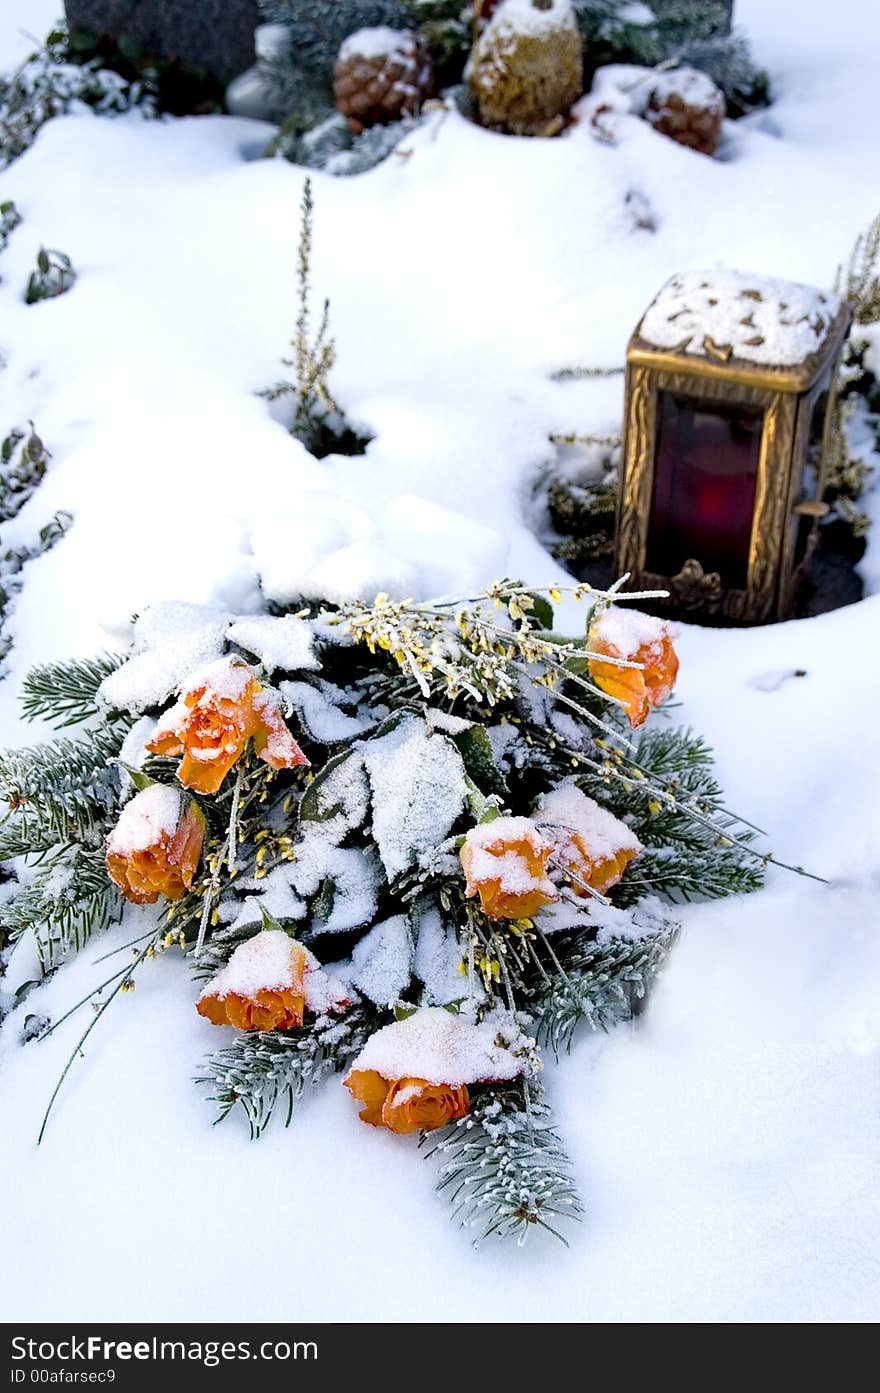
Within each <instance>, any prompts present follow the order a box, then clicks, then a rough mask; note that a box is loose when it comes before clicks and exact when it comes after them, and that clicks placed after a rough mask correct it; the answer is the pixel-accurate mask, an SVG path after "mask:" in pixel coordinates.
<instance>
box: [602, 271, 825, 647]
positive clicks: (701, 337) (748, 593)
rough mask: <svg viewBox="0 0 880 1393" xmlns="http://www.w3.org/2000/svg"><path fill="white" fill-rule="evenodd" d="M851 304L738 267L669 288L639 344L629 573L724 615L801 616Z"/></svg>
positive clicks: (625, 473) (624, 497) (677, 279)
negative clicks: (802, 584)
mask: <svg viewBox="0 0 880 1393" xmlns="http://www.w3.org/2000/svg"><path fill="white" fill-rule="evenodd" d="M849 325H850V308H849V305H848V304H847V303H846V301H842V300H841V299H840V298H839V297H838V296H837V295H835V294H833V293H832V292H831V291H822V290H815V289H813V288H812V287H810V286H803V285H794V284H789V283H788V282H786V281H778V280H770V279H768V278H766V277H761V276H750V275H743V274H741V273H739V272H735V271H724V270H714V271H697V272H688V273H684V274H681V275H676V276H673V278H672V279H671V280H670V281H669V282H668V283H667V284H666V285H665V286H664V287H663V289H662V290H661V291H660V293H659V294H658V296H657V297H656V299H655V300H654V301H653V303H652V304H651V305H650V307H649V308H648V310H647V312H646V314H645V315H644V317H643V318H642V321H641V323H640V324H639V326H638V328H637V329H636V331H635V333H634V334H633V336H632V339H631V340H630V344H629V349H628V351H627V370H626V409H625V427H624V444H623V464H622V477H621V488H620V499H619V504H618V516H617V544H616V550H617V569H618V573H619V574H623V573H624V572H626V571H628V572H630V574H631V576H632V579H633V583H634V584H636V585H637V586H639V587H640V588H642V587H647V588H652V589H653V588H662V589H667V590H669V591H670V601H669V603H670V605H671V607H673V608H675V609H678V610H694V611H699V612H701V613H703V614H704V615H706V616H709V617H713V618H715V619H717V620H718V621H719V622H722V623H723V622H724V621H725V620H727V621H728V622H733V623H761V622H763V621H765V620H769V619H773V618H782V617H784V616H785V615H786V614H788V612H789V608H790V605H791V599H792V592H793V588H794V583H795V580H796V577H797V574H798V571H799V569H800V568H803V566H804V565H805V564H806V563H807V561H808V559H809V555H810V551H811V549H812V546H813V545H814V543H815V532H816V526H817V520H818V519H819V518H820V517H822V516H823V515H824V513H825V512H826V511H827V509H826V506H825V505H824V504H823V502H822V495H823V492H824V482H825V481H824V475H825V461H826V457H827V453H828V441H829V436H830V429H831V421H832V415H833V406H834V396H835V392H836V386H837V372H838V366H839V362H840V356H841V351H842V348H843V344H844V341H845V338H846V335H847V332H848V329H849Z"/></svg>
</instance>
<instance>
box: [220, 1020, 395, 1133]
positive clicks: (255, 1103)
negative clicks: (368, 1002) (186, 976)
mask: <svg viewBox="0 0 880 1393" xmlns="http://www.w3.org/2000/svg"><path fill="white" fill-rule="evenodd" d="M377 1024H378V1019H377V1017H376V1013H375V1012H372V1013H368V1012H367V1010H366V1009H365V1008H364V1007H359V1006H354V1007H352V1008H351V1009H350V1010H348V1011H347V1012H346V1013H345V1014H344V1015H343V1016H339V1017H335V1018H332V1019H331V1018H329V1017H327V1018H324V1019H322V1020H320V1021H317V1022H316V1023H315V1025H314V1026H312V1027H310V1028H306V1029H302V1030H291V1031H287V1032H283V1033H282V1032H281V1031H254V1032H252V1033H248V1034H245V1035H240V1036H239V1037H238V1039H236V1040H235V1042H234V1043H233V1044H232V1045H229V1046H228V1047H227V1048H226V1049H223V1050H219V1051H218V1053H217V1054H215V1055H212V1056H211V1057H210V1058H209V1059H208V1060H207V1061H206V1063H205V1065H204V1072H203V1073H202V1074H201V1075H200V1076H199V1077H198V1078H197V1079H196V1082H197V1083H199V1084H203V1085H204V1086H206V1087H208V1088H210V1089H211V1092H210V1094H209V1095H208V1101H209V1102H211V1103H213V1104H214V1105H215V1107H216V1108H217V1112H218V1116H217V1119H216V1120H217V1121H218V1122H221V1121H222V1120H223V1118H225V1117H228V1115H229V1113H230V1112H231V1111H232V1109H233V1108H234V1107H235V1106H236V1104H239V1105H240V1106H241V1107H242V1108H243V1110H244V1113H245V1116H246V1117H247V1120H248V1126H249V1127H250V1134H251V1139H252V1140H256V1138H257V1137H259V1136H260V1134H261V1133H262V1132H263V1131H264V1130H265V1129H266V1127H268V1125H269V1123H270V1121H271V1120H272V1116H273V1114H274V1112H275V1109H276V1107H277V1106H278V1105H279V1104H280V1103H282V1102H285V1101H286V1104H287V1115H286V1117H285V1121H284V1125H285V1127H287V1126H289V1125H290V1122H291V1120H292V1118H293V1113H294V1109H295V1107H296V1104H297V1103H298V1102H299V1100H300V1098H301V1097H302V1095H303V1093H304V1092H305V1089H306V1087H307V1086H308V1087H312V1086H314V1085H316V1084H319V1083H321V1081H322V1080H323V1079H324V1078H326V1076H327V1075H328V1074H333V1073H338V1072H339V1071H340V1070H342V1069H344V1068H345V1067H346V1066H347V1065H348V1064H349V1062H350V1061H351V1060H352V1059H353V1058H354V1056H355V1055H356V1054H358V1053H359V1052H360V1050H361V1049H362V1048H363V1046H364V1044H365V1043H366V1041H367V1038H368V1036H369V1035H370V1034H371V1032H372V1031H373V1030H375V1029H376V1026H377Z"/></svg>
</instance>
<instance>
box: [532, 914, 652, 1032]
mask: <svg viewBox="0 0 880 1393" xmlns="http://www.w3.org/2000/svg"><path fill="white" fill-rule="evenodd" d="M678 932H679V928H678V925H677V924H676V923H675V922H674V921H673V920H669V921H667V922H666V924H665V925H663V926H660V927H658V928H657V929H655V930H653V931H651V932H648V933H646V934H645V935H644V936H643V937H635V938H612V939H608V940H606V939H592V938H589V937H585V936H584V935H583V934H561V935H558V936H555V937H554V941H553V948H554V952H555V954H556V957H557V959H558V963H559V970H558V971H557V972H555V973H553V974H552V975H551V974H549V973H548V974H546V975H545V976H544V978H542V979H540V980H539V983H538V986H537V988H536V989H535V990H534V992H533V994H532V996H531V998H530V999H529V1007H530V1009H532V1010H534V1011H536V1012H537V1013H538V1038H539V1040H540V1041H541V1042H542V1043H545V1044H548V1045H549V1046H550V1048H551V1049H552V1051H553V1053H554V1054H555V1055H557V1056H558V1055H559V1054H560V1053H561V1052H562V1051H563V1050H568V1049H570V1048H571V1043H572V1040H573V1037H574V1034H575V1031H576V1030H577V1028H578V1026H579V1025H585V1026H586V1027H587V1028H588V1029H590V1030H610V1029H611V1028H612V1026H615V1025H618V1024H620V1022H621V1021H626V1020H631V1019H632V1016H633V1014H634V1013H635V1011H636V1010H638V1008H639V1007H640V1005H641V1003H642V1002H643V1001H644V1000H645V998H646V997H647V995H648V992H649V991H650V989H651V986H652V984H653V982H654V980H655V979H656V977H657V976H658V975H659V973H660V971H661V970H662V968H663V967H664V965H665V963H666V960H667V958H668V957H669V954H670V952H671V951H672V948H673V945H674V944H675V941H676V939H677V937H678Z"/></svg>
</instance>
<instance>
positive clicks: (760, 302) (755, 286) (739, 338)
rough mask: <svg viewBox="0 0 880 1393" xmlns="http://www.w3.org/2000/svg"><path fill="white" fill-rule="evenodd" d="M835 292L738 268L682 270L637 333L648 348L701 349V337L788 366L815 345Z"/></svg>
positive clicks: (831, 312)
mask: <svg viewBox="0 0 880 1393" xmlns="http://www.w3.org/2000/svg"><path fill="white" fill-rule="evenodd" d="M839 309H840V297H839V296H837V295H835V294H834V292H833V291H831V290H827V291H822V290H817V289H816V288H814V287H813V286H808V285H795V284H794V283H793V282H791V281H782V280H776V279H774V278H773V277H770V276H759V275H753V274H746V273H744V272H741V271H729V270H711V271H687V272H683V273H681V274H679V275H675V276H673V277H672V278H671V280H669V281H668V282H667V283H666V285H665V286H664V287H663V289H662V290H661V291H660V293H659V294H658V296H657V298H656V299H655V300H654V302H653V304H652V305H651V306H650V308H649V309H648V311H647V313H646V315H645V317H644V319H643V320H642V322H641V324H640V325H639V333H640V335H641V337H642V338H643V339H645V340H646V342H648V343H650V344H653V345H654V347H655V348H675V349H677V350H679V351H680V352H683V353H691V354H694V355H696V356H697V357H708V356H710V355H709V349H708V347H707V345H710V346H711V345H714V346H715V348H716V349H723V350H725V351H726V350H729V351H730V352H731V353H732V354H733V356H734V357H736V358H743V359H745V360H746V361H748V362H750V363H772V364H775V365H778V366H779V367H788V366H791V365H792V364H795V363H802V362H804V360H805V359H806V358H809V357H810V356H811V354H813V353H816V352H817V351H818V349H820V348H821V347H822V344H823V343H824V341H825V338H826V337H827V334H828V330H829V327H830V326H831V323H832V321H833V319H834V316H835V315H836V314H837V312H838V311H839Z"/></svg>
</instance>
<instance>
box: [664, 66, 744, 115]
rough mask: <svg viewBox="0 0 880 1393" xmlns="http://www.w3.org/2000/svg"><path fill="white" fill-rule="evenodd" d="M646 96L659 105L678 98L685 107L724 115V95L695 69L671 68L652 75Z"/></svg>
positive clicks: (705, 76) (709, 78)
mask: <svg viewBox="0 0 880 1393" xmlns="http://www.w3.org/2000/svg"><path fill="white" fill-rule="evenodd" d="M648 96H649V97H653V98H654V99H655V100H656V101H657V102H659V103H661V104H662V103H665V102H667V101H668V100H669V98H670V97H680V98H681V99H682V101H683V102H684V103H685V104H686V105H687V106H697V107H699V108H700V109H701V110H703V111H713V112H715V114H716V115H720V116H723V115H724V110H725V102H724V93H723V92H722V91H721V89H720V88H718V87H716V86H715V83H714V82H713V81H712V79H711V77H707V75H706V74H705V73H701V72H698V71H697V69H696V68H673V69H672V70H671V71H670V72H665V73H663V72H661V73H652V74H651V81H650V84H649V87H648ZM650 119H651V118H650V116H649V117H648V120H650Z"/></svg>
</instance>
